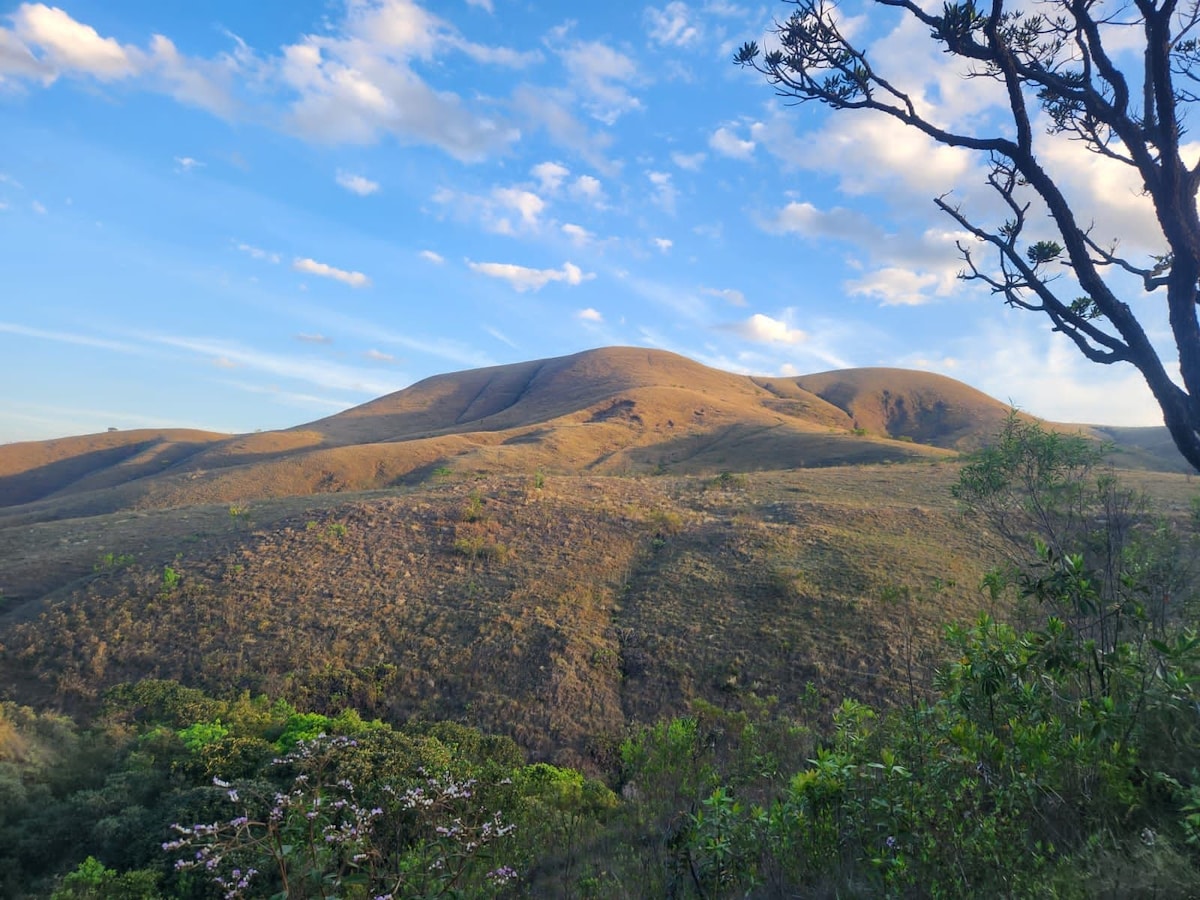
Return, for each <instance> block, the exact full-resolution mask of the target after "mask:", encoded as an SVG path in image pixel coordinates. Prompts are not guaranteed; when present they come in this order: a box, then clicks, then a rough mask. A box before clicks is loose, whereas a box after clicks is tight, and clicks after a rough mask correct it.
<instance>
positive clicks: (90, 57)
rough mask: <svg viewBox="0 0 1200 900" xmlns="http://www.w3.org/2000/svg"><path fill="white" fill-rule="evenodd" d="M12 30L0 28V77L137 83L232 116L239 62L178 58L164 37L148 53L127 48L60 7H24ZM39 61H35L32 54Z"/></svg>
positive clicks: (226, 56)
mask: <svg viewBox="0 0 1200 900" xmlns="http://www.w3.org/2000/svg"><path fill="white" fill-rule="evenodd" d="M9 18H10V19H11V21H12V23H13V30H12V31H9V30H7V29H2V28H0V77H2V76H3V75H4V74H5V73H7V74H10V75H18V76H21V77H25V78H36V79H39V80H41V81H42V83H43V84H47V85H49V84H51V83H53V82H54V81H55V80H56V79H57V78H58V77H59V76H60V75H63V74H67V75H74V76H78V77H90V78H95V79H97V80H99V81H104V82H116V81H121V80H132V79H134V78H138V79H139V84H140V85H141V86H142V87H145V88H146V89H148V90H152V91H156V92H158V93H163V94H168V95H170V96H172V97H174V98H175V99H176V100H178V101H180V102H181V103H188V104H191V105H193V106H199V107H201V108H203V109H207V110H209V111H210V112H213V113H215V114H217V115H221V116H226V117H228V116H230V115H231V114H232V112H233V108H234V103H233V101H232V99H231V96H230V88H231V85H232V82H233V76H234V74H235V73H236V72H237V71H238V69H239V63H238V60H237V59H236V58H235V56H231V55H229V54H221V55H219V56H217V57H216V58H214V59H212V60H200V59H194V58H191V57H187V56H184V55H182V54H181V53H179V51H178V50H177V49H176V47H175V45H174V43H172V42H171V40H170V39H168V38H166V37H164V36H163V35H161V34H156V35H153V36H152V37H151V39H150V43H149V46H148V47H147V49H145V50H142V49H139V48H137V47H134V46H123V45H121V44H120V43H119V42H117V41H116V40H115V39H113V38H106V37H102V36H101V35H100V34H99V33H98V32H97V31H96V29H95V28H93V27H92V26H90V25H86V24H84V23H82V22H79V21H77V20H75V19H73V18H72V17H71V16H70V15H69V14H68V13H66V12H64V11H63V10H61V9H59V8H57V7H51V6H46V5H45V4H42V3H23V4H21V6H20V7H18V8H17V11H16V12H15V13H13V14H12V15H11V16H10V17H9ZM35 48H36V50H37V51H38V53H39V54H40V56H35V55H34V52H33V51H34V49H35Z"/></svg>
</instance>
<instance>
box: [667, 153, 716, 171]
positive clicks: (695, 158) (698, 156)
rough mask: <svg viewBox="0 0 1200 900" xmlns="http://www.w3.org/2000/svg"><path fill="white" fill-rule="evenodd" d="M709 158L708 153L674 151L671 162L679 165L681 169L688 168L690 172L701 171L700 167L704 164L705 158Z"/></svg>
mask: <svg viewBox="0 0 1200 900" xmlns="http://www.w3.org/2000/svg"><path fill="white" fill-rule="evenodd" d="M707 158H708V154H707V153H672V154H671V162H673V163H675V165H677V166H679V168H681V169H687V170H688V171H689V172H699V171H700V167H701V166H702V165H703V164H704V160H706V159H707Z"/></svg>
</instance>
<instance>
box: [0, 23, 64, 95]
mask: <svg viewBox="0 0 1200 900" xmlns="http://www.w3.org/2000/svg"><path fill="white" fill-rule="evenodd" d="M6 74H7V75H10V76H13V75H15V76H18V77H20V78H36V79H39V80H41V81H42V83H43V84H51V83H53V81H54V79H55V78H57V77H58V73H57V72H56V71H55V70H54V67H53V66H52V65H50V63H49V62H46V61H44V60H40V59H38V58H37V57H36V56H34V55H33V51H31V50H30V49H29V48H28V47H26V46H25V44H24V42H23V41H22V40H21V39H20V38H19V37H17V36H16V34H14V33H13V32H11V31H9V30H8V29H6V28H0V84H4V76H5V75H6Z"/></svg>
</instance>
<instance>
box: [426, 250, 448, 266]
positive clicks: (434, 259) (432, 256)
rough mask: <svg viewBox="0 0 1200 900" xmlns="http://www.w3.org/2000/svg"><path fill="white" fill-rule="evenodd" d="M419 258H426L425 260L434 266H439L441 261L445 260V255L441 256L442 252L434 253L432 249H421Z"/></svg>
mask: <svg viewBox="0 0 1200 900" xmlns="http://www.w3.org/2000/svg"><path fill="white" fill-rule="evenodd" d="M421 259H423V260H426V261H427V262H431V263H433V264H434V265H435V266H440V265H441V264H442V263H444V262H445V261H446V257H444V256H442V254H440V253H435V252H434V251H432V250H422V251H421Z"/></svg>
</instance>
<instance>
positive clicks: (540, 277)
mask: <svg viewBox="0 0 1200 900" xmlns="http://www.w3.org/2000/svg"><path fill="white" fill-rule="evenodd" d="M467 265H468V266H470V268H471V269H472V270H473V271H475V272H478V273H479V274H481V275H486V276H488V277H489V278H499V279H502V280H503V281H507V282H508V283H509V284H510V285H512V287H513V289H514V290H516V291H519V292H522V293H524V292H525V291H540V290H541V289H542V288H544V287H545V286H546V285H547V284H549V283H550V282H552V281H561V282H563V283H564V284H569V285H578V284H582V283H583V282H585V281H589V280H591V279H593V278H595V277H596V276H595V274H594V273H591V272H588V273H585V272H584V271H583V270H582V269H580V268H579V266H577V265H575V264H574V263H570V262H567V263H563V266H562V268H561V269H531V268H528V267H526V266H517V265H513V264H512V263H494V262H471V260H467Z"/></svg>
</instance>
